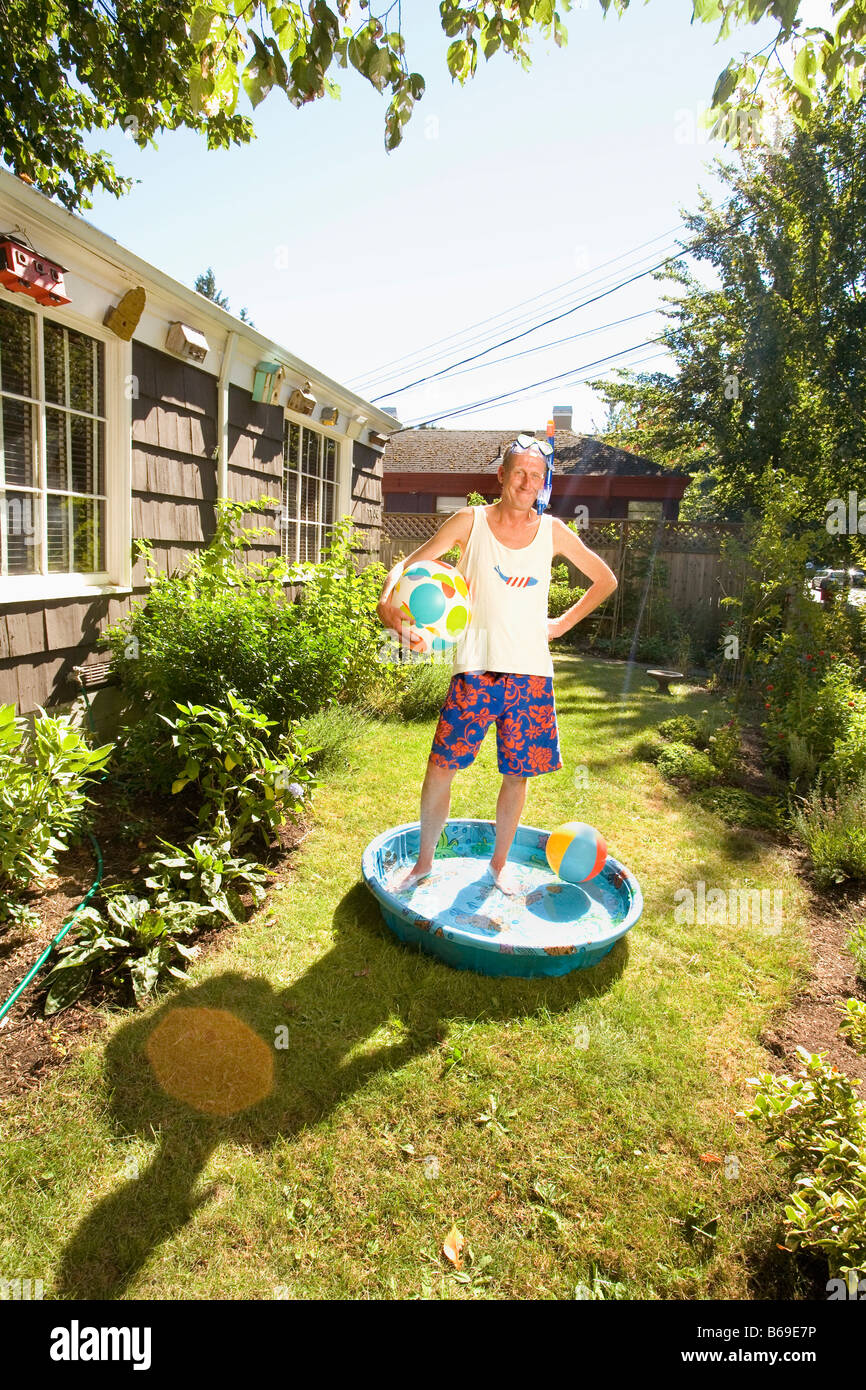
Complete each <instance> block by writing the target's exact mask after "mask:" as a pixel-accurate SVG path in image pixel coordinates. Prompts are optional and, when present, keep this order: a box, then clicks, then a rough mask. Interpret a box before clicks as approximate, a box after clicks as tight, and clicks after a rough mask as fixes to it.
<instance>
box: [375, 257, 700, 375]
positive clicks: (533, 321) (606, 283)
mask: <svg viewBox="0 0 866 1390" xmlns="http://www.w3.org/2000/svg"><path fill="white" fill-rule="evenodd" d="M674 251H676V252H677V254H679V253H680V248H679V247H676V246H673V247H668V248H665V250H664V252H663V253H662V254H664V255H668V254H673V253H674ZM657 254H658V253H657ZM653 268H654V263H653V262H652V261H651V262H650V263H649V264H647V260H646V257H641V258H640V259H639V260H637V261H634V262H632V263H631V264H630V265H628V266H627V267H623V269H622V271H619V272H616V273H615V274H607V275H604V276H602V277H601V278H599V279H594V280H592V281H590V282H589V283H588V284H587V285H586V286H585V287H584V289H583V291H582V292H583V294H584V297H586V296H587V295H591V294H593V293H595V292H596V291H600V290H606V289H608V288H609V287H611V286H613V285H616V284H617V283H618V282H619V279H621V278H622V274H623V273H624V272H626V271H627V272H631V271H638V270H644V269H648V270H652V269H653ZM573 306H574V292H573V291H572V292H570V293H569V294H567V295H565V296H563V297H561V298H560V299H558V300H553V301H551V303H550V304H549V305H546V306H545V312H546V313H550V314H553V313H554V312H555V311H556V310H557V309H560V308H571V307H573ZM537 324H538V316H537V313H535V314H524V315H522V316H519V317H517V318H515V319H513V320H509V321H507V322H506V323H504V324H503V325H502V327H501V331H500V330H499V329H497V330H496V331H497V333H498V334H499V336H498V337H497V338H494V339H493V340H492V341H491V335H490V331H485V332H483V333H479V334H477V335H476V336H475V337H474V338H473V337H469V338H466V339H465V341H463V342H462V343H461V344H460V345H459V349H457V348H456V347H455V348H451V349H449V352H450V353H451V355H452V356H453V353H454V351H456V350H459V351H462V352H465V353H468V352H469V351H470V350H471V349H472V348H474V347H475V346H476V345H478V346H479V347H486V348H487V350H488V351H492V350H493V349H494V348H496V347H498V346H500V345H501V343H502V341H503V336H504V335H505V334H507V333H509V332H517V330H518V329H521V328H525V327H532V326H534V325H537ZM447 362H448V353H444V352H442V351H439V352H436V353H434V354H433V355H432V356H426V357H422V358H420V359H419V361H418V363H417V364H416V365H414V366H411V367H407V370H411V371H423V370H426V369H430V370H431V371H432V370H435V369H436V368H437V367H439V366H441V365H443V364H447ZM391 386H396V383H394V381H393V378H392V379H391V380H390V381H389V377H388V376H385V377H380V378H379V379H378V380H376V381H371V382H370V383H369V384H368V385H367V386H365V387H363V388H360V389H362V390H363V391H364V392H365V393H366V394H367V396H368V398H369V397H370V396H372V393H373V392H375V393H376V395H377V397H379V398H381V397H384V396H387V395H388V394H389V389H390V387H391Z"/></svg>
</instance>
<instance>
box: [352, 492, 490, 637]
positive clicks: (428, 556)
mask: <svg viewBox="0 0 866 1390" xmlns="http://www.w3.org/2000/svg"><path fill="white" fill-rule="evenodd" d="M474 510H475V509H474V507H461V508H460V510H459V511H457V512H455V513H454V515H453V516H449V518H448V520H447V521H443V523H442V525H441V526H440V527H439V530H438V531H437V532H436V534H435V536H431V537H430V539H429V541H425V542H424V544H423V545H419V547H418V549H417V550H413V551H412V554H411V555H410V556H409V558H408V559H407V560H398V561H397V563H396V564H395V565H394V566H393V567H392V569H391V570H390V571H389V573H388V576H387V578H386V580H385V583H384V584H383V585H382V592H381V594H380V595H379V602H378V603H377V605H376V612H377V613H378V614H379V617H380V618H381V620H382V622H383V623H384V625H385V627H390V628H392V629H393V630H394V632H396V633H397V635H398V636H402V629H403V628H404V627H407V626H409V619H408V618H407V617H406V616H405V614H404V613H402V612H401V611H400V609H399V608H398V607H397V606H396V604H392V603H390V602H389V598H390V594H391V590H392V589H393V588H394V585H395V584H396V583H397V580H398V579H399V578H400V575H401V574H402V573H403V571H404V569H408V567H409V565H410V564H414V563H415V561H416V560H438V559H439V557H440V555H444V554H445V552H446V550H450V549H451V547H452V546H454V545H457V544H458V543H459V545H460V551H461V554H462V553H463V551H464V550H465V549H466V543H467V541H468V540H469V535H470V532H471V530H472V516H473V512H474ZM413 645H419V646H422V645H423V643H422V642H421V639H420V637H419V638H418V639H417V643H416V644H413Z"/></svg>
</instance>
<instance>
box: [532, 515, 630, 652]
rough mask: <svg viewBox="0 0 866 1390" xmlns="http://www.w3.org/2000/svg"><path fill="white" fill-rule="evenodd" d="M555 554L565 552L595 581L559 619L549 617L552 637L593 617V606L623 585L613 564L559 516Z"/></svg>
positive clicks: (554, 519)
mask: <svg viewBox="0 0 866 1390" xmlns="http://www.w3.org/2000/svg"><path fill="white" fill-rule="evenodd" d="M553 553H554V555H564V556H565V558H566V559H567V560H570V561H571V562H572V564H573V565H576V566H577V568H578V569H579V570H581V571H582V572H583V573H584V574H585V575H586V576H587V577H588V578H589V579H591V580H592V581H593V582H592V584H591V585H590V587H589V588H588V589H587V591H586V593H585V594H584V595H583V598H580V599H578V601H577V603H573V604H572V606H571V607H570V608H568V609H566V611H565V612H564V613H563V614H562V615H561V616H560V617H559V618H551V619H549V620H548V637H549V638H550V639H551V640H553V639H554V638H556V637H562V636H564V634H565V633H566V632H568V631H569V630H570V629H571V628H573V627H574V625H575V623H579V622H581V621H582V619H583V618H587V617H589V614H590V613H591V612H592V611H593V609H594V608H597V607H598V605H599V604H600V603H604V601H605V599H606V598H610V595H611V594H612V593H613V591H614V589H616V588H617V587H618V585H619V580H618V579H617V577H616V575H615V574H614V572H613V570H612V569H611V568H610V565H608V564H606V563H605V561H604V560H603V559H602V558H601V556H600V555H596V553H595V551H594V550H590V548H589V546H588V545H584V543H583V541H582V540H581V539H580V537H579V536H578V535H576V534H575V532H574V531H572V530H571V529H570V528H569V527H568V526H566V524H565V522H564V521H562V520H560V518H559V517H558V516H555V517H554V518H553Z"/></svg>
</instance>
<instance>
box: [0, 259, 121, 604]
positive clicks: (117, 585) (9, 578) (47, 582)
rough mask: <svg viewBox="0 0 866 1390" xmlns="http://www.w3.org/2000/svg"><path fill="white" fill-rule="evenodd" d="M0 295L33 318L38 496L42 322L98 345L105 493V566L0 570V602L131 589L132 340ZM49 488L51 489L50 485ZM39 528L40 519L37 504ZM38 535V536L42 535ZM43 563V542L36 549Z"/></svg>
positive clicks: (42, 454)
mask: <svg viewBox="0 0 866 1390" xmlns="http://www.w3.org/2000/svg"><path fill="white" fill-rule="evenodd" d="M0 299H2V300H4V301H6V302H7V303H9V304H11V305H13V307H15V308H17V309H23V310H24V311H26V312H27V313H31V314H33V315H34V317H35V318H36V350H37V353H36V355H37V363H36V365H37V373H38V377H37V386H38V395H37V397H36V398H35V404H36V439H35V442H36V479H37V487H38V488H39V490H40V492H41V494H42V496H43V499H44V497H45V493H46V477H47V467H46V464H47V454H46V427H45V412H46V405H49V406H50V405H51V402H46V400H45V359H44V340H45V321H46V319H47V320H49V321H50V322H52V323H56V324H58V325H59V326H60V327H66V328H72V329H76V330H77V331H78V332H80V333H84V334H86V335H87V337H89V338H94V339H96V340H97V341H98V342H100V343H102V344H103V350H104V363H105V377H104V393H105V398H104V402H103V408H104V411H105V434H104V438H105V456H104V458H103V460H102V463H103V478H102V491H103V493H104V495H105V499H106V500H105V536H104V545H105V552H104V558H105V569H103V570H98V571H95V572H92V573H85V572H74V571H73V572H71V573H60V574H57V573H50V574H27V575H24V574H20V575H0V605H5V604H9V603H26V602H28V601H38V600H41V599H45V600H50V599H61V598H88V597H91V596H93V597H96V596H98V595H100V594H128V593H131V592H132V554H131V550H132V403H131V393H130V392H129V391H127V390H125V389H124V387H125V383H126V382H127V381H129V380H130V379H131V377H132V343H131V342H124V341H123V340H122V339H120V338H118V337H117V336H116V334H114V333H112V332H111V331H110V329H107V328H105V327H103V325H102V324H98V323H94V321H93V320H92V319H89V318H86V317H85V316H84V315H82V314H78V313H76V312H75V311H74V310H72V309H70V308H69V307H68V306H67V307H63V308H51V307H50V306H45V305H42V304H38V303H37V302H36V300H35V299H31V298H30V297H29V295H23V294H13V293H12V292H11V291H9V290H7V289H5V288H4V287H3V286H0ZM52 491H53V489H52ZM42 512H43V517H42V525H43V531H44V527H45V524H46V518H45V515H44V513H45V508H44V507H43V508H42ZM43 539H44V537H43ZM41 554H42V563H43V564H44V563H45V558H46V556H45V549H44V546H43V548H42V551H41Z"/></svg>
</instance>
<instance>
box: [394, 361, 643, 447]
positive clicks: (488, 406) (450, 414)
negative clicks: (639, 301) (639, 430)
mask: <svg viewBox="0 0 866 1390" xmlns="http://www.w3.org/2000/svg"><path fill="white" fill-rule="evenodd" d="M625 351H626V352H634V351H635V349H634V348H626V349H625ZM664 355H665V354H664V353H663V352H660V351H656V352H651V353H649V354H648V355H647V356H646V357H639V358H638V359H637V361H635V362H629V363H627V364H626V365H627V366H628V368H629V369H631V368H632V367H642V366H643V365H644V364H645V363H647V362H653V361H655V359H656V358H658V357H663V356H664ZM593 375H594V373H593ZM589 380H590V378H589V377H575V379H574V380H573V381H568V382H564V383H563V385H564V386H583V385H585V384H586V382H587V381H589ZM531 394H532V390H531V389H527V390H525V391H517V392H514V393H513V399H512V400H510V401H508V405H516V404H517V402H518V401H520V400H522V399H523V398H524V397H525V396H529V395H531ZM501 404H502V401H501V400H499V399H498V398H496V397H494V399H493V400H491V401H489V402H487V403H485V402H484V401H481V402H479V403H477V404H475V405H464V406H460V407H459V408H458V409H456V410H449V411H445V412H444V413H443V414H441V415H431V416H430V419H429V420H419V421H418V422H417V423H416V424H413V425H407V426H405V428H406V430H407V431H408V430H417V429H421V428H422V427H423V426H424V425H432V424H435V422H436V421H437V420H450V419H454V418H455V417H456V416H458V415H468V414H469V412H470V411H473V410H477V411H478V412H479V414H483V413H484V411H485V410H493V409H494V408H498V407H499V406H500V405H501ZM396 433H397V434H400V433H401V431H400V430H397V431H396Z"/></svg>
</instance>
